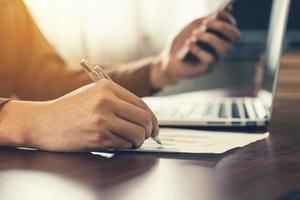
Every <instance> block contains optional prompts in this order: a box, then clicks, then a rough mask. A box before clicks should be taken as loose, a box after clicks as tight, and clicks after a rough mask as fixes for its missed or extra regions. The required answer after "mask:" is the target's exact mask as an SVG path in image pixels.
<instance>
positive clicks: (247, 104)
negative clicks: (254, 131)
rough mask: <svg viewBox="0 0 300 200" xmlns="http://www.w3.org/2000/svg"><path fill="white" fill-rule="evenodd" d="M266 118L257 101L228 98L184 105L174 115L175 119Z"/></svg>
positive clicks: (261, 106) (262, 108) (264, 110)
mask: <svg viewBox="0 0 300 200" xmlns="http://www.w3.org/2000/svg"><path fill="white" fill-rule="evenodd" d="M266 116H267V112H266V109H265V108H264V106H263V105H262V104H261V103H260V102H258V101H257V100H255V99H249V98H232V99H231V98H228V99H221V100H215V101H213V102H207V103H203V102H202V103H201V102H194V103H189V104H185V103H182V104H180V105H179V106H178V107H177V109H175V110H174V112H173V114H172V117H174V118H185V119H199V118H222V119H256V118H264V117H266Z"/></svg>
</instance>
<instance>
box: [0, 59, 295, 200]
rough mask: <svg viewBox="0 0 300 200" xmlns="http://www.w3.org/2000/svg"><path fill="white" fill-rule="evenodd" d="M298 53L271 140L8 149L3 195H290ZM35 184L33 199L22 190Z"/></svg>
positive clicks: (285, 79)
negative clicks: (141, 150)
mask: <svg viewBox="0 0 300 200" xmlns="http://www.w3.org/2000/svg"><path fill="white" fill-rule="evenodd" d="M297 57H298V54H289V55H288V56H286V57H284V59H283V67H282V69H281V72H280V78H279V80H280V83H279V86H278V91H277V95H276V99H275V111H274V116H273V119H272V122H271V136H270V138H269V139H267V140H265V141H260V142H257V143H255V144H251V145H249V146H247V147H245V148H242V149H237V150H233V151H231V152H227V153H225V154H222V155H216V156H214V155H193V156H190V155H173V156H167V155H153V154H120V155H116V156H114V157H113V158H110V159H107V158H104V157H101V156H97V155H92V154H88V153H86V154H58V153H48V152H31V151H20V150H15V149H1V150H0V170H1V174H0V199H1V200H2V198H3V199H4V197H5V200H6V199H7V200H9V199H10V198H8V197H9V196H17V197H19V198H18V199H48V198H46V197H49V199H51V198H50V197H51V195H57V197H56V198H53V199H64V200H65V199H72V200H76V199H86V200H93V199H105V200H106V199H122V200H134V199H143V200H146V199H163V200H167V199H172V200H177V199H178V200H190V199H191V200H193V199H195V200H201V199H205V200H207V199H243V200H244V199H264V200H267V199H286V198H287V197H291V195H295V194H297V191H300V133H299V130H298V129H299V128H300V125H299V121H300V120H299V119H300V78H299V77H300V61H299V62H296V61H295V60H297V59H298V60H300V58H297ZM291 60H293V62H291ZM8 170H14V171H8ZM10 186H11V187H10ZM24 188H25V189H24ZM32 188H34V189H35V190H34V191H35V193H33V192H31V194H32V196H31V197H28V196H26V195H24V192H23V193H22V189H24V190H25V193H26V192H28V191H30V189H32ZM294 192H296V193H294ZM28 193H30V192H28ZM1 195H2V196H1ZM5 195H8V196H5ZM1 197H2V198H1ZM42 197H43V198H42ZM299 197H300V195H299V194H298V198H299Z"/></svg>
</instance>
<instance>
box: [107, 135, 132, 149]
mask: <svg viewBox="0 0 300 200" xmlns="http://www.w3.org/2000/svg"><path fill="white" fill-rule="evenodd" d="M133 147H134V144H133V143H132V142H130V141H128V140H126V139H124V138H122V137H119V136H117V135H114V134H110V135H109V143H108V148H112V149H131V148H133Z"/></svg>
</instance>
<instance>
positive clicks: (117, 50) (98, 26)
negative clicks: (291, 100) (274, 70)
mask: <svg viewBox="0 0 300 200" xmlns="http://www.w3.org/2000/svg"><path fill="white" fill-rule="evenodd" d="M221 2H222V0H213V1H212V0H163V1H162V0H51V1H49V0H39V1H37V0H25V3H26V4H27V6H28V7H29V9H30V11H31V13H32V16H33V17H34V19H35V20H36V22H37V23H38V25H39V27H40V28H41V30H42V31H43V33H44V34H45V35H46V37H47V38H48V39H49V41H50V42H51V44H52V45H53V46H54V47H55V48H56V49H57V50H58V51H59V52H60V53H61V55H62V56H63V57H64V59H65V60H66V62H67V63H68V64H69V66H70V67H72V68H73V69H76V68H79V65H78V62H79V61H80V60H81V58H82V57H85V58H87V59H88V60H90V61H91V62H92V63H97V64H101V63H124V62H129V61H133V60H136V59H140V58H144V57H147V56H153V55H157V54H159V53H160V52H161V51H162V50H163V48H164V47H165V46H166V45H167V44H168V41H169V40H170V38H172V36H173V35H174V34H175V33H176V31H178V30H180V28H181V27H182V26H183V25H185V24H186V23H188V22H189V21H191V20H192V19H194V18H196V17H201V16H205V15H207V14H208V13H209V12H210V11H211V10H213V9H214V8H216V6H218V4H220V3H221ZM271 3H272V0H237V1H236V3H235V4H234V11H233V14H234V15H235V17H236V18H237V21H238V25H239V27H240V28H241V30H242V35H241V39H240V41H239V42H238V43H237V44H236V45H235V47H234V48H233V49H232V50H231V52H230V53H229V54H228V55H227V56H226V57H225V58H224V59H223V61H222V62H221V63H220V64H219V65H218V66H216V69H215V70H214V71H213V72H212V73H211V74H209V75H205V76H201V77H198V78H195V79H192V80H188V81H184V82H182V83H181V84H179V85H177V86H175V87H169V88H166V89H165V90H164V91H162V93H161V94H162V95H164V94H171V93H178V92H186V91H193V90H204V89H212V88H224V87H232V86H233V87H235V86H241V85H243V86H244V85H252V84H253V76H254V71H255V68H254V66H255V64H256V63H257V61H258V58H259V55H260V54H261V52H262V51H263V50H264V47H265V41H266V36H267V28H268V24H269V17H270V10H271ZM299 10H300V1H299V0H294V1H293V3H292V11H291V14H290V20H289V25H288V35H287V40H286V44H285V50H288V51H294V50H299V49H300V12H298V11H299Z"/></svg>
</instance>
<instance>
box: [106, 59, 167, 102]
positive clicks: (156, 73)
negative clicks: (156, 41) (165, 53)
mask: <svg viewBox="0 0 300 200" xmlns="http://www.w3.org/2000/svg"><path fill="white" fill-rule="evenodd" d="M160 65H161V59H160V56H157V57H149V58H144V59H142V60H138V61H135V62H131V63H127V64H121V65H118V66H105V70H106V71H107V72H108V74H109V76H110V77H111V78H112V79H113V80H114V81H115V82H116V83H118V84H120V85H122V86H123V87H125V88H126V89H128V90H130V91H131V92H132V93H134V94H136V95H137V96H140V97H143V96H149V95H153V94H155V93H156V92H158V91H159V90H160V89H162V88H163V87H164V86H165V85H167V84H169V83H170V82H169V81H168V79H166V78H165V77H164V75H163V72H162V69H161V66H160Z"/></svg>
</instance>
